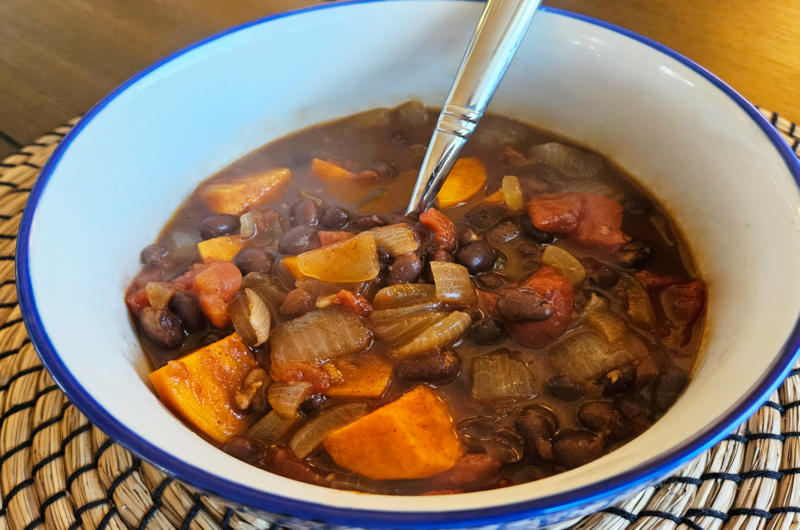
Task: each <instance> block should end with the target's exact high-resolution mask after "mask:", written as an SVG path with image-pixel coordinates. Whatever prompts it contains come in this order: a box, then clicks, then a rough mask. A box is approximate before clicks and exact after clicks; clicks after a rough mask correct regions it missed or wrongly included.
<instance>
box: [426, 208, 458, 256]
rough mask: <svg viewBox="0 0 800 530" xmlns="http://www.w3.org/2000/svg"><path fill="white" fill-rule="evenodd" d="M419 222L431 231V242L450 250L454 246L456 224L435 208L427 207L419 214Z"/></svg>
mask: <svg viewBox="0 0 800 530" xmlns="http://www.w3.org/2000/svg"><path fill="white" fill-rule="evenodd" d="M419 222H420V223H422V224H424V225H425V226H427V227H428V228H430V229H431V231H432V232H433V242H434V243H436V244H437V245H439V246H440V247H442V248H443V249H445V250H446V251H448V252H450V251H451V250H453V249H454V248H456V237H457V236H456V232H457V230H456V225H455V224H454V223H453V221H451V220H450V218H449V217H447V216H446V215H445V214H443V213H442V212H440V211H439V210H437V209H436V208H428V209H427V210H425V211H424V212H422V214H421V215H420V216H419Z"/></svg>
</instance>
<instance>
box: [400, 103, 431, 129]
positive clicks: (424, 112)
mask: <svg viewBox="0 0 800 530" xmlns="http://www.w3.org/2000/svg"><path fill="white" fill-rule="evenodd" d="M397 115H398V117H399V118H400V121H402V122H403V123H407V124H409V125H423V124H425V123H426V122H427V121H428V109H426V108H425V105H423V104H422V103H420V102H419V101H409V102H408V103H403V104H402V105H400V106H399V107H397Z"/></svg>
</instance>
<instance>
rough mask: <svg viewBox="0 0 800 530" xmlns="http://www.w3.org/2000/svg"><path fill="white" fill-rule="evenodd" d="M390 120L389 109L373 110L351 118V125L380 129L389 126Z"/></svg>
mask: <svg viewBox="0 0 800 530" xmlns="http://www.w3.org/2000/svg"><path fill="white" fill-rule="evenodd" d="M390 119H391V114H390V112H389V109H372V110H368V111H366V112H362V113H361V114H356V115H355V116H353V117H352V118H350V124H351V125H353V126H355V127H379V126H381V125H387V124H388V123H389V120H390Z"/></svg>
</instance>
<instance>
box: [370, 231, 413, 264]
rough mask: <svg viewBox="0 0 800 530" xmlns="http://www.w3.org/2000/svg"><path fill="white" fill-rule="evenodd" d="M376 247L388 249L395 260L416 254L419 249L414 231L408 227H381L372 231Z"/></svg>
mask: <svg viewBox="0 0 800 530" xmlns="http://www.w3.org/2000/svg"><path fill="white" fill-rule="evenodd" d="M370 233H371V234H372V237H374V238H375V244H376V245H382V246H384V247H386V250H388V251H389V254H391V255H392V257H393V258H396V257H397V256H402V255H403V254H408V253H409V252H414V251H415V250H417V248H418V247H419V243H418V242H417V238H416V237H414V231H413V230H411V228H409V227H408V226H407V225H389V226H379V227H377V228H373V229H372V230H370Z"/></svg>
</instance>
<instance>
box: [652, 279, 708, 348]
mask: <svg viewBox="0 0 800 530" xmlns="http://www.w3.org/2000/svg"><path fill="white" fill-rule="evenodd" d="M705 304H706V285H705V283H703V282H702V281H699V280H697V281H694V282H691V283H683V284H680V285H673V286H671V287H667V288H666V289H664V290H663V291H662V292H661V305H662V307H663V308H664V314H665V315H666V317H667V318H668V319H669V320H670V321H671V322H672V324H673V325H674V326H675V329H673V330H672V332H671V333H670V335H669V337H667V338H666V339H664V343H665V344H666V345H667V346H670V347H672V348H676V349H677V348H682V347H684V346H686V345H687V344H688V343H689V341H690V340H691V338H692V328H693V327H694V325H695V323H696V322H697V319H698V318H700V315H702V314H703V308H704V307H705Z"/></svg>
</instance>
